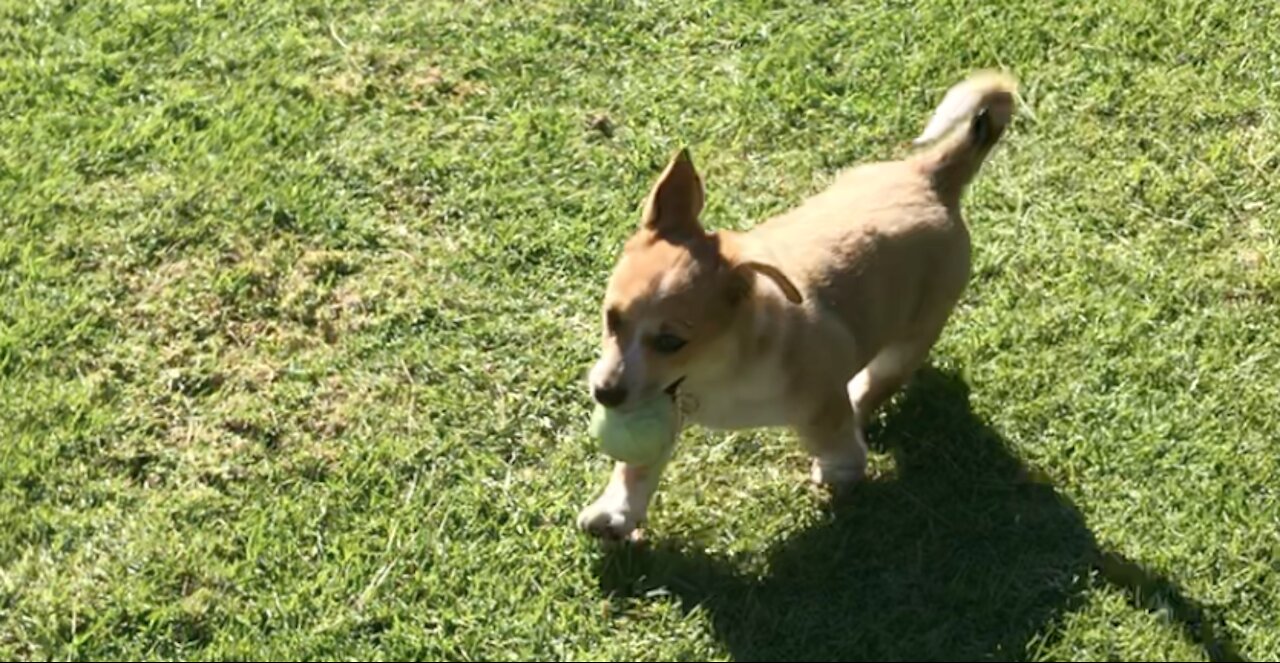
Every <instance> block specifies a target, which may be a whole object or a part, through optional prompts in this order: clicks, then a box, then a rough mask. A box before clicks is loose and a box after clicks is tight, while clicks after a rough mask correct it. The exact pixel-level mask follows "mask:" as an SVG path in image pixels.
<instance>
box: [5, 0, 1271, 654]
mask: <svg viewBox="0 0 1280 663" xmlns="http://www.w3.org/2000/svg"><path fill="white" fill-rule="evenodd" d="M996 65H999V66H1005V67H1008V68H1010V69H1012V70H1013V71H1015V72H1016V73H1017V74H1019V75H1020V77H1021V78H1022V79H1023V82H1024V96H1025V98H1026V102H1027V106H1028V108H1029V109H1030V112H1029V113H1026V114H1024V115H1022V116H1021V117H1020V118H1019V119H1018V120H1017V122H1016V123H1015V126H1014V129H1013V130H1012V132H1011V133H1010V134H1009V135H1008V136H1007V138H1006V142H1005V143H1004V144H1003V146H1002V148H1001V150H1000V151H999V152H998V153H997V154H996V155H995V156H994V158H993V159H992V161H991V162H990V163H989V164H988V167H987V168H986V169H985V170H984V172H983V174H982V176H981V177H980V179H979V181H978V182H977V183H976V184H975V186H974V187H973V189H972V190H971V191H970V195H969V197H968V206H969V216H970V218H971V221H972V224H973V227H974V235H975V246H976V256H975V261H976V273H975V278H974V281H973V283H972V287H971V289H970V290H969V292H968V294H967V296H966V298H965V300H964V303H963V305H962V307H961V309H960V310H959V311H958V313H957V315H956V317H955V319H954V320H953V322H952V324H951V326H950V327H949V328H948V331H947V333H946V334H945V336H944V338H943V340H942V341H941V343H940V345H939V347H938V348H937V351H936V353H935V355H934V358H933V366H932V368H930V369H929V370H928V371H926V372H924V373H923V374H922V375H921V377H920V379H919V380H918V381H917V383H916V384H915V385H914V386H913V387H912V388H911V389H910V390H909V391H908V392H907V393H905V394H904V395H903V396H902V397H901V398H900V399H898V401H897V402H896V403H895V404H894V405H893V406H892V407H891V408H889V410H887V411H886V413H885V414H884V416H883V419H882V420H881V421H880V422H878V424H877V425H876V427H875V428H874V430H873V431H872V435H871V437H872V440H873V446H874V447H875V453H874V457H873V459H872V465H873V469H874V472H875V475H876V476H875V478H874V479H873V480H871V481H869V482H868V483H866V484H864V485H863V486H862V487H861V488H860V489H859V490H857V491H855V494H854V495H852V496H851V498H849V499H848V500H847V501H844V500H841V501H839V502H835V503H833V502H831V501H830V500H828V499H827V498H826V497H824V496H823V495H822V494H821V493H819V492H817V491H814V490H811V489H810V488H809V487H808V486H807V485H806V484H805V482H804V477H805V473H806V470H807V465H806V463H805V459H804V458H803V456H802V455H801V453H800V452H799V450H798V448H797V446H796V444H795V441H794V439H792V438H791V436H790V435H789V434H786V433H781V432H770V431H760V432H752V433H742V434H734V435H728V436H721V435H707V434H703V433H699V432H695V433H694V434H692V435H690V436H688V437H687V438H686V440H685V442H684V444H683V449H682V452H681V456H680V459H679V460H678V461H677V463H676V464H675V466H674V467H673V468H672V470H671V472H670V473H669V481H667V482H666V484H665V486H664V491H663V493H662V495H661V496H660V499H659V502H658V503H657V505H656V506H655V509H654V511H653V514H652V516H653V522H652V526H651V528H650V531H649V537H650V540H651V542H652V543H651V545H650V546H649V547H647V548H643V549H622V550H601V549H600V548H599V547H598V546H596V545H595V544H593V543H591V542H589V541H587V540H585V539H584V538H582V537H581V536H579V535H578V534H577V533H576V532H575V531H574V530H573V528H572V522H573V518H574V516H575V514H576V512H577V510H578V509H579V508H580V507H581V506H583V505H584V504H585V503H586V502H587V501H588V500H589V499H590V498H591V497H593V496H594V494H595V491H596V490H598V488H599V487H600V485H601V482H602V481H603V480H604V472H605V467H606V463H605V461H604V460H603V459H602V458H601V457H600V455H599V454H598V453H596V452H594V451H593V449H592V446H591V441H590V440H589V439H587V437H586V434H585V428H586V419H587V413H588V412H589V404H588V399H587V396H586V393H585V390H584V389H583V376H584V373H585V369H586V367H587V366H588V365H589V363H590V362H591V361H592V358H593V343H594V341H595V338H596V333H597V332H596V330H595V324H596V319H597V310H596V306H597V301H598V298H599V296H600V295H601V291H602V283H603V279H604V277H605V275H606V274H607V272H608V269H609V267H610V265H611V262H612V259H613V255H614V252H615V251H616V250H617V249H618V247H619V244H620V241H621V240H622V239H623V238H624V237H625V236H626V235H627V233H628V232H629V230H630V229H631V228H632V227H633V225H634V223H636V220H637V218H638V217H637V206H638V202H639V200H640V197H641V196H642V195H643V194H644V192H645V190H646V188H647V186H648V184H649V182H650V180H651V178H652V177H653V176H654V174H655V173H656V171H657V169H658V168H659V167H660V166H661V165H662V163H663V162H664V160H665V158H666V157H667V156H668V155H669V154H670V153H671V151H672V150H673V149H674V148H675V147H676V146H678V145H681V144H685V143H688V144H690V145H691V146H692V149H693V153H694V158H695V160H696V161H697V163H698V164H699V166H700V168H701V169H702V170H703V173H704V176H705V177H706V180H707V184H708V194H709V199H708V207H707V212H706V215H705V218H706V220H707V222H708V223H709V224H710V225H712V226H715V227H733V228H741V227H746V226H749V225H750V224H751V223H753V222H754V221H756V220H758V219H760V218H763V217H765V216H767V215H768V214H770V213H773V212H777V211H780V210H782V209H784V208H785V207H786V206H787V205H789V204H791V203H793V202H795V201H797V200H799V199H800V198H801V197H802V196H804V195H806V194H807V193H810V192H812V191H814V190H816V189H817V188H818V187H819V186H821V184H822V183H823V182H825V181H826V180H827V178H829V177H830V176H831V174H832V173H833V172H834V171H835V170H836V169H838V168H840V167H842V166H844V165H847V164H850V163H852V162H855V161H860V160H866V159H878V158H888V157H893V156H897V155H901V154H903V153H904V147H903V145H904V141H906V140H907V139H909V138H910V137H912V136H913V135H914V133H913V132H914V131H917V130H918V129H919V128H920V127H921V126H922V123H923V122H924V120H925V118H926V116H927V114H928V112H929V111H930V110H931V109H932V106H933V105H934V104H935V103H936V102H937V101H938V100H939V99H940V96H941V93H942V92H943V91H944V90H945V88H946V87H947V86H948V85H950V84H951V83H953V82H955V81H956V80H958V79H959V78H960V77H961V76H963V75H964V74H965V73H967V72H969V71H970V70H972V69H975V68H978V67H987V66H996ZM1277 81H1280V11H1278V10H1277V9H1276V7H1275V6H1274V3H1272V2H1266V1H1265V0H1235V1H1228V0H1201V1H1191V0H1186V1H1177V2H1169V3H1129V2H1120V1H1118V0H1114V1H1113V0H1094V1H1091V2H1086V3H1074V4H1071V5H1070V6H1067V5H1064V4H1063V3H1050V2H1040V3H1023V2H996V3H992V2H978V1H977V0H930V1H929V2H921V3H910V2H885V3H855V2H839V3H826V2H821V3H819V2H793V3H780V2H766V1H764V0H750V1H748V2H727V1H714V0H694V1H691V2H684V3H680V4H679V5H676V4H675V3H630V2H620V1H618V2H605V1H592V2H586V3H570V2H536V3H527V2H412V3H376V4H375V3H354V2H336V3H335V2H324V3H322V2H316V1H312V0H304V1H301V2H293V3H285V2H280V1H278V0H277V1H272V2H262V3H239V2H227V1H220V0H187V1H183V2H176V1H160V0H157V1H153V2H143V1H141V0H104V1H102V2H93V3H87V2H86V3H78V2H72V1H69V0H68V1H61V2H49V1H31V2H20V1H18V0H4V1H3V2H0V290H2V292H3V294H2V295H0V415H2V416H0V530H2V531H3V532H4V536H3V537H0V655H2V656H4V657H6V658H18V659H108V658H117V657H120V658H123V657H129V658H143V659H175V658H181V659H245V660H248V659H255V660H258V659H262V658H267V659H273V658H282V659H348V660H356V659H359V660H373V659H383V660H403V659H404V658H411V659H412V658H416V659H449V660H470V659H490V660H492V659H501V660H521V659H525V658H533V659H579V660H580V659H583V658H587V659H614V660H636V659H653V660H671V659H706V658H713V659H764V658H782V659H812V658H830V659H840V660H848V659H857V658H882V659H903V660H906V659H911V660H920V659H939V658H948V657H949V658H953V659H954V658H968V659H977V658H993V659H1019V658H1030V659H1037V660H1051V659H1071V660H1100V659H1112V660H1116V659H1126V660H1132V659H1143V660H1188V659H1190V660H1205V659H1230V658H1233V657H1245V658H1252V659H1258V660H1273V659H1275V658H1276V657H1277V656H1280V524H1278V518H1280V423H1278V422H1277V416H1276V414H1277V404H1278V403H1280V374H1278V373H1277V371H1276V367H1277V366H1278V365H1280V335H1278V334H1277V329H1280V309H1278V308H1277V307H1278V306H1280V302H1278V301H1277V293H1280V250H1278V249H1280V221H1277V219H1280V113H1278V112H1277V110H1278V108H1277V99H1280V83H1278V82H1277Z"/></svg>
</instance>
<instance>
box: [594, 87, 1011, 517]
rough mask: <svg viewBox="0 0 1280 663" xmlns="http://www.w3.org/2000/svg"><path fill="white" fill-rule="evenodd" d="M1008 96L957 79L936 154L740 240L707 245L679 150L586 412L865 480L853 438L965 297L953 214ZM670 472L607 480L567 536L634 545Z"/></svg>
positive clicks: (965, 246)
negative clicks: (776, 449)
mask: <svg viewBox="0 0 1280 663" xmlns="http://www.w3.org/2000/svg"><path fill="white" fill-rule="evenodd" d="M1014 89H1015V84H1014V81H1013V80H1012V79H1011V78H1009V77H1007V76H1005V75H1002V74H997V73H989V72H984V73H981V74H978V75H975V76H973V77H971V78H969V79H968V80H966V81H964V82H962V83H960V84H959V85H957V86H955V87H954V88H952V89H951V90H950V91H949V92H948V93H947V95H946V97H945V98H944V99H943V101H942V104H941V105H940V106H939V107H938V109H937V111H936V112H935V114H934V117H933V119H932V120H931V121H930V122H929V124H928V125H927V126H926V128H925V130H924V133H923V134H922V135H921V136H920V138H918V139H917V140H916V143H917V144H923V143H935V145H934V146H933V147H931V148H929V149H927V150H924V151H922V152H920V153H918V154H916V155H913V156H911V157H909V158H907V159H904V160H900V161H892V162H880V163H872V164H865V165H861V166H857V167H855V168H852V169H850V170H848V171H846V172H844V173H842V174H841V175H840V176H839V177H837V178H836V180H835V182H834V183H833V184H832V185H831V186H830V187H829V188H827V189H826V190H825V191H823V192H821V193H819V194H817V195H815V196H813V197H812V198H810V199H808V200H807V201H805V202H804V203H803V204H801V205H800V206H799V207H797V208H795V209H793V210H791V211H789V212H787V213H785V214H782V215H780V216H777V217H775V218H773V219H770V220H768V221H767V222H765V223H762V224H760V225H758V226H757V227H755V228H753V229H752V230H751V231H750V232H747V233H734V232H707V231H706V230H704V229H703V227H702V225H701V224H700V223H699V220H698V215H699V213H700V212H701V211H702V204H703V189H702V182H701V180H700V178H699V176H698V174H697V172H696V171H695V170H694V167H693V163H692V161H691V160H690V158H689V155H688V152H687V151H684V150H681V151H680V153H678V154H676V155H675V157H674V158H673V159H672V160H671V163H670V164H669V165H668V166H667V168H666V170H665V171H663V173H662V175H661V176H660V177H659V178H658V181H657V183H656V184H655V185H654V187H653V190H652V192H651V193H650V194H649V197H648V199H647V201H646V204H645V208H644V214H643V219H642V221H641V226H640V228H639V230H638V231H637V232H636V233H635V234H634V235H633V236H632V237H631V239H630V240H629V241H628V242H627V243H626V246H625V247H624V249H623V252H622V256H621V258H620V259H619V261H618V263H617V265H616V267H615V269H614V271H613V275H612V277H611V278H610V280H609V285H608V291H607V293H606V295H605V298H604V323H605V324H604V339H603V351H602V356H601V358H600V360H599V362H598V363H596V365H595V366H594V367H593V368H592V370H591V375H590V380H589V381H590V386H591V390H592V393H593V395H594V397H595V398H596V400H598V401H599V402H600V403H602V404H603V405H605V406H606V407H614V408H630V407H634V406H635V405H636V404H637V403H642V402H644V401H645V400H646V399H650V398H668V397H672V398H678V402H679V403H680V405H681V409H682V411H683V412H684V414H685V416H684V419H685V421H692V422H694V423H698V424H701V425H703V426H705V427H707V428H711V429H742V428H755V427H776V426H786V427H790V428H792V429H793V430H794V431H795V432H796V433H797V434H798V436H799V437H800V439H801V441H802V442H803V443H804V445H805V447H806V448H807V450H808V451H809V453H811V454H812V455H813V456H814V461H813V479H814V480H815V481H817V482H819V483H825V484H838V483H848V482H853V481H856V480H858V479H860V478H861V477H862V476H863V474H864V472H865V470H866V462H867V446H866V442H865V440H864V438H863V427H864V425H865V424H866V423H867V420H868V418H869V417H870V416H871V415H872V413H873V412H875V410H876V408H877V407H878V406H879V405H880V404H881V403H883V402H884V401H885V400H886V399H887V398H888V397H889V396H891V395H892V394H893V393H894V392H895V391H896V390H897V389H898V388H899V387H901V386H902V385H903V383H904V382H905V381H906V380H907V379H908V378H909V377H910V376H911V374H912V372H913V371H914V370H915V368H916V367H917V366H919V365H920V363H921V362H922V361H923V359H924V358H925V356H926V355H927V354H928V352H929V350H930V348H931V347H932V346H933V344H934V342H935V341H936V340H937V339H938V336H939V334H940V333H941V332H942V329H943V326H944V325H945V324H946V322H947V319H948V317H950V314H951V311H952V309H953V308H954V306H955V304H956V302H957V300H958V299H959V298H960V295H961V293H962V292H963V291H964V289H965V286H966V284H967V282H968V280H969V257H970V245H969V231H968V229H967V227H966V226H965V223H964V220H963V219H962V218H961V214H960V200H961V196H962V194H963V192H964V189H965V186H966V185H967V184H968V183H969V181H970V180H971V179H972V178H973V177H974V175H975V174H976V173H977V171H978V169H979V168H980V167H981V165H982V163H983V161H984V160H985V158H986V156H987V153H988V152H989V151H990V150H991V148H992V147H993V146H994V145H995V144H996V142H997V141H998V140H999V138H1000V136H1001V134H1002V133H1003V132H1004V130H1005V127H1006V126H1007V125H1008V124H1009V122H1010V120H1011V119H1012V115H1013V109H1014V99H1013V96H1014ZM939 139H941V140H939ZM669 458H670V454H668V456H667V458H664V459H663V460H662V461H661V462H659V463H656V464H653V465H649V466H636V465H628V464H625V463H618V464H617V465H616V466H615V468H614V470H613V474H612V477H611V478H610V480H609V484H608V486H607V487H606V488H605V491H604V494H603V495H602V496H601V497H600V498H599V499H598V500H596V502H595V503H594V504H592V505H591V506H589V507H587V508H586V509H584V510H583V512H582V514H581V516H579V519H578V524H579V526H580V527H581V528H582V529H584V530H586V531H587V532H590V533H592V534H594V535H597V536H601V537H608V538H621V537H626V536H628V535H630V534H632V533H633V531H634V530H635V528H636V527H637V525H638V524H640V523H641V522H643V520H644V518H645V515H646V512H647V510H648V506H649V502H650V499H651V498H652V497H653V493H654V491H655V489H656V488H657V485H658V480H659V476H660V475H661V473H662V470H663V467H664V466H665V465H666V462H667V460H669Z"/></svg>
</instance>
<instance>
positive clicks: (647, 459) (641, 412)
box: [591, 397, 677, 465]
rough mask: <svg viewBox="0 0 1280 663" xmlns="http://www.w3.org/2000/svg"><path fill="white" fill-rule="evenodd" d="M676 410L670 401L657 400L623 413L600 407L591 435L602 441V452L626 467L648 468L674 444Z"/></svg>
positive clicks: (592, 419) (593, 414) (664, 399)
mask: <svg viewBox="0 0 1280 663" xmlns="http://www.w3.org/2000/svg"><path fill="white" fill-rule="evenodd" d="M676 418H677V417H676V406H675V403H673V402H672V401H671V399H670V398H666V397H658V398H654V399H652V400H650V401H649V402H647V403H645V404H643V405H641V406H639V407H637V408H635V409H632V410H631V411H629V412H620V411H618V410H615V409H612V408H606V407H604V406H601V405H597V406H596V410H595V412H594V413H592V415H591V434H592V435H594V436H595V437H597V438H599V440H600V449H601V450H602V451H604V452H605V453H606V454H608V455H609V456H610V457H612V458H613V459H614V460H619V461H622V462H624V463H633V464H636V465H649V464H652V463H656V462H658V461H660V460H662V454H663V453H664V452H665V451H666V450H667V447H668V446H669V445H670V444H671V443H672V442H674V441H675V438H676V433H677V422H676Z"/></svg>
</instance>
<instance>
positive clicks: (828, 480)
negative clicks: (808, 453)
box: [809, 458, 867, 486]
mask: <svg viewBox="0 0 1280 663" xmlns="http://www.w3.org/2000/svg"><path fill="white" fill-rule="evenodd" d="M866 475H867V464H866V462H865V461H863V462H858V461H849V460H843V461H832V460H824V459H821V458H815V459H814V460H813V465H812V467H811V468H810V470H809V479H810V480H811V481H813V482H814V483H815V484H818V485H819V486H851V485H853V484H855V483H858V482H859V481H862V479H863V478H864V477H866Z"/></svg>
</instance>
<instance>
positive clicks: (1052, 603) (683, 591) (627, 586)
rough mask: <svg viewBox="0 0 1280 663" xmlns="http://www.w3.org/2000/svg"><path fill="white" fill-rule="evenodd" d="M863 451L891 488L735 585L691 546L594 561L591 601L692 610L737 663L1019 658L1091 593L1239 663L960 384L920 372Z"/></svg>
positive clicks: (785, 544)
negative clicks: (1122, 596) (1116, 595)
mask: <svg viewBox="0 0 1280 663" xmlns="http://www.w3.org/2000/svg"><path fill="white" fill-rule="evenodd" d="M870 437H871V439H872V440H873V441H875V442H874V443H873V446H881V450H887V451H888V452H890V453H891V454H892V455H893V458H894V460H895V462H896V471H895V473H894V474H893V475H892V476H888V477H882V478H879V479H875V480H871V481H868V482H866V483H864V484H862V485H861V486H859V487H857V488H856V489H854V490H853V491H852V494H851V495H849V496H848V497H847V498H842V499H837V500H834V501H833V502H832V504H831V505H830V507H829V511H828V513H827V517H826V518H825V519H824V521H823V522H822V523H820V524H819V525H816V526H814V527H812V528H810V529H807V530H805V531H803V532H800V533H798V534H797V535H795V536H794V537H792V538H790V539H788V540H785V541H782V542H780V543H779V544H777V545H776V546H775V547H774V548H772V549H771V550H769V552H768V557H767V570H766V572H765V574H764V575H763V576H762V577H761V576H757V575H754V574H746V573H744V572H743V571H742V570H741V569H740V567H739V566H738V565H736V564H735V563H733V562H732V561H730V560H725V559H720V558H717V557H714V556H709V555H706V554H704V553H701V552H697V551H696V548H695V547H694V546H691V545H690V546H682V545H680V544H679V543H678V542H677V543H672V544H662V543H659V544H656V545H653V546H640V547H628V548H622V549H615V550H613V551H610V552H607V553H606V554H605V556H604V557H602V558H601V560H600V568H599V575H600V580H601V584H602V587H603V588H604V590H605V591H606V592H607V593H609V594H610V595H612V596H615V597H635V598H636V599H637V600H645V599H643V598H639V597H644V596H647V595H650V594H651V592H652V590H654V589H663V590H665V591H666V592H669V593H670V594H673V595H675V596H676V597H677V598H678V599H679V600H680V602H681V604H682V605H683V607H684V608H685V609H686V610H692V609H695V608H698V609H701V610H703V611H705V612H706V613H707V614H708V615H709V617H710V619H711V622H712V625H713V628H714V629H715V632H716V634H717V635H718V637H719V638H720V639H721V640H722V641H723V642H724V643H725V645H726V647H727V649H728V650H729V652H730V653H731V654H732V656H733V657H734V658H735V659H737V660H744V661H745V660H756V661H776V660H797V659H799V660H868V659H871V660H902V661H921V660H939V659H947V660H981V659H1012V660H1017V659H1023V658H1025V657H1027V656H1029V655H1032V654H1034V650H1035V648H1036V647H1037V643H1038V642H1039V641H1040V638H1043V637H1045V634H1048V637H1050V638H1051V637H1053V632H1054V631H1055V623H1056V622H1057V621H1058V620H1059V619H1060V618H1061V617H1062V616H1063V615H1064V613H1067V612H1069V611H1070V610H1072V609H1073V608H1074V607H1075V606H1076V605H1077V604H1078V602H1079V601H1080V600H1081V599H1082V598H1083V596H1084V593H1085V590H1086V589H1087V588H1088V587H1089V585H1090V583H1109V584H1112V585H1114V586H1117V587H1120V588H1122V589H1123V590H1125V591H1126V592H1127V593H1128V595H1129V596H1130V598H1131V600H1132V601H1133V603H1134V604H1135V605H1137V606H1139V607H1141V608H1144V609H1148V610H1159V611H1163V612H1164V613H1165V614H1167V615H1168V616H1169V618H1170V619H1172V620H1174V621H1175V622H1176V623H1178V624H1179V625H1181V627H1182V628H1183V629H1184V631H1185V632H1186V634H1187V636H1188V637H1189V638H1191V639H1192V641H1194V642H1196V643H1197V644H1198V645H1199V646H1201V647H1203V648H1204V651H1205V653H1206V655H1207V656H1208V657H1209V658H1210V659H1211V660H1219V661H1232V660H1243V659H1242V658H1241V657H1240V654H1239V652H1238V651H1237V650H1236V648H1235V646H1234V645H1233V644H1232V643H1231V642H1230V640H1229V639H1227V637H1226V635H1225V630H1224V629H1223V628H1222V627H1221V625H1220V622H1218V621H1216V620H1214V619H1213V618H1211V617H1210V616H1209V614H1208V612H1207V611H1206V610H1205V608H1203V607H1202V606H1200V605H1198V604H1197V603H1196V602H1194V601H1192V600H1191V599H1189V598H1187V597H1186V596H1184V595H1183V594H1182V592H1181V591H1180V590H1179V589H1178V587H1177V586H1176V585H1175V584H1174V583H1173V582H1171V581H1169V580H1168V579H1165V578H1161V577H1158V576H1157V575H1155V574H1153V573H1150V572H1148V571H1147V570H1146V569H1144V568H1143V567H1142V566H1141V565H1139V564H1137V563H1134V562H1132V561H1130V560H1127V559H1125V558H1123V557H1122V556H1120V555H1117V554H1115V553H1112V552H1108V551H1106V550H1103V549H1102V548H1100V547H1099V545H1098V543H1097V542H1096V541H1095V540H1094V537H1093V535H1092V533H1091V532H1090V531H1089V530H1088V528H1087V527H1086V526H1085V523H1084V520H1083V518H1082V517H1081V515H1080V513H1079V512H1078V511H1077V510H1076V508H1075V507H1074V506H1073V505H1072V504H1071V503H1070V502H1069V501H1068V500H1067V499H1065V498H1064V497H1062V496H1061V495H1059V494H1058V493H1057V492H1056V491H1055V490H1054V489H1053V487H1052V486H1050V485H1048V484H1047V482H1044V481H1041V480H1038V479H1037V477H1035V476H1034V474H1033V473H1031V472H1029V471H1028V470H1027V468H1025V467H1024V466H1023V464H1022V463H1021V462H1020V461H1019V460H1018V459H1017V458H1016V457H1014V456H1013V455H1012V454H1011V453H1010V452H1009V450H1008V445H1007V444H1005V442H1004V440H1003V439H1001V437H1000V435H999V433H997V432H996V431H994V430H992V429H991V428H989V427H988V426H986V425H985V424H984V423H983V422H982V421H981V420H980V419H979V418H978V417H977V416H975V415H974V414H973V413H972V411H971V410H970V409H969V404H968V387H967V386H966V385H965V384H964V383H963V381H962V380H960V379H959V378H958V377H956V376H954V375H951V374H947V373H942V372H939V371H936V370H933V369H924V370H922V371H921V373H920V374H919V375H918V376H917V378H916V379H915V381H914V382H913V384H912V385H911V386H910V387H909V388H908V389H907V392H906V394H905V395H904V397H903V398H902V399H900V403H899V405H898V406H897V407H895V408H894V409H893V410H892V412H890V413H889V415H888V416H887V417H886V422H885V425H884V426H883V427H882V428H880V429H879V430H873V431H871V436H870Z"/></svg>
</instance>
